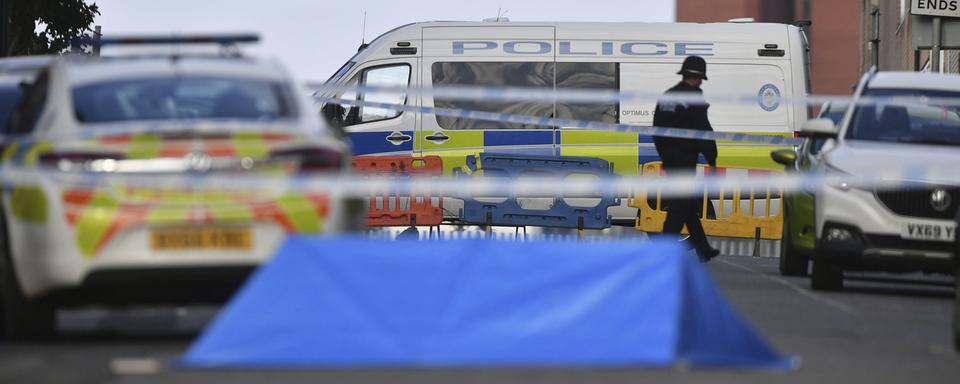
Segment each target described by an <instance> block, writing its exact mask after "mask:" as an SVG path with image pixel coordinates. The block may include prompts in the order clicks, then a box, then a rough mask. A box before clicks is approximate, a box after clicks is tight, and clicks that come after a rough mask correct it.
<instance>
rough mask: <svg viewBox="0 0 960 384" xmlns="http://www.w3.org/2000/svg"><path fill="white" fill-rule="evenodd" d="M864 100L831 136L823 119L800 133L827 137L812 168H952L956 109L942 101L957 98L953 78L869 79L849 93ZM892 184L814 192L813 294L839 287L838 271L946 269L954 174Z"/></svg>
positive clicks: (959, 92) (959, 129)
mask: <svg viewBox="0 0 960 384" xmlns="http://www.w3.org/2000/svg"><path fill="white" fill-rule="evenodd" d="M865 98H869V100H870V101H871V102H870V103H862V104H861V105H859V106H856V107H855V108H850V109H848V111H847V113H846V114H845V116H844V117H843V119H842V120H841V121H840V123H839V125H838V128H837V129H836V130H834V129H833V124H832V123H831V122H830V121H828V120H813V121H810V122H808V123H807V125H806V126H805V127H804V134H805V135H806V136H818V135H819V136H821V137H829V138H831V140H828V141H827V143H826V144H825V145H824V147H823V150H822V151H821V155H820V156H821V157H820V159H819V160H820V162H819V167H818V168H819V171H820V172H825V173H826V174H834V175H849V176H851V177H852V178H856V177H860V176H868V175H874V174H876V173H877V172H884V171H890V170H901V171H909V170H927V171H936V170H941V171H942V170H943V167H956V166H957V164H960V105H957V103H956V100H954V101H953V103H952V104H953V105H949V104H950V103H944V102H943V100H942V98H957V99H960V76H956V75H945V74H929V73H916V72H879V73H869V74H866V75H864V77H863V78H862V79H861V81H860V84H859V86H858V87H857V90H856V93H855V94H854V100H861V101H866V100H867V99H865ZM897 98H900V100H903V101H896V100H897ZM938 99H941V100H939V101H938ZM907 100H909V101H907ZM914 173H915V174H914ZM924 174H926V175H931V174H935V175H937V176H919V175H924ZM944 175H946V176H944ZM917 176H919V177H917ZM895 181H896V182H897V184H898V185H899V186H902V188H900V187H898V189H895V190H891V189H876V188H873V187H860V186H856V185H855V184H853V183H851V184H845V183H835V184H827V185H823V186H820V187H818V188H817V190H816V196H815V216H816V220H815V221H816V234H817V240H816V244H817V245H816V252H815V255H814V258H813V259H814V260H813V271H812V274H811V286H812V287H813V288H814V289H825V290H838V289H841V288H842V287H843V271H845V270H855V271H856V270H859V271H864V270H874V271H889V272H916V271H921V272H925V273H953V262H954V261H953V257H954V253H955V250H954V247H953V245H952V242H953V241H954V239H955V237H956V230H957V224H956V222H955V221H954V220H953V218H954V217H955V216H956V215H957V211H958V206H960V171H957V172H953V173H952V174H951V173H950V172H913V173H911V174H910V175H909V177H906V176H904V177H902V178H899V179H898V180H895Z"/></svg>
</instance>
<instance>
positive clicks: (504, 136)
mask: <svg viewBox="0 0 960 384" xmlns="http://www.w3.org/2000/svg"><path fill="white" fill-rule="evenodd" d="M553 132H554V131H553V130H524V131H513V130H487V131H484V132H483V146H484V147H497V146H505V145H551V144H553Z"/></svg>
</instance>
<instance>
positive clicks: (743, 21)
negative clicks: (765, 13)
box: [727, 17, 754, 23]
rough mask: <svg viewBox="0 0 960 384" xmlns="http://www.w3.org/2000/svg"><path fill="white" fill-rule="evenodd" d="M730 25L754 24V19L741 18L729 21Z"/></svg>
mask: <svg viewBox="0 0 960 384" xmlns="http://www.w3.org/2000/svg"><path fill="white" fill-rule="evenodd" d="M727 22H728V23H752V22H754V20H753V18H752V17H740V18H736V19H730V20H727Z"/></svg>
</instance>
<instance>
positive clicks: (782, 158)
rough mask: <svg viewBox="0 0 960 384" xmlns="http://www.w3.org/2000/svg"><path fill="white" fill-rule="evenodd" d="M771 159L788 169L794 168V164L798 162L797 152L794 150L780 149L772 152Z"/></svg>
mask: <svg viewBox="0 0 960 384" xmlns="http://www.w3.org/2000/svg"><path fill="white" fill-rule="evenodd" d="M770 157H771V158H773V161H776V162H777V163H779V164H783V165H785V166H788V167H790V166H793V164H794V163H796V162H797V152H796V151H794V150H793V149H787V148H784V149H778V150H776V151H773V152H770Z"/></svg>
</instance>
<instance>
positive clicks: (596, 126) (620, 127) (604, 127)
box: [315, 96, 803, 146]
mask: <svg viewBox="0 0 960 384" xmlns="http://www.w3.org/2000/svg"><path fill="white" fill-rule="evenodd" d="M315 99H316V100H317V101H319V102H322V103H329V104H339V105H347V106H351V107H371V108H380V109H387V110H393V111H403V112H420V113H425V114H430V115H437V116H449V117H457V118H461V119H473V120H484V121H496V122H501V123H513V124H526V125H536V126H552V127H563V128H578V129H588V130H600V131H610V132H625V133H636V134H640V135H648V136H660V137H674V138H682V139H698V140H723V141H732V142H750V143H759V144H766V145H774V146H796V145H800V144H802V143H803V139H800V138H795V137H792V136H775V135H754V134H748V133H732V132H717V131H701V130H697V129H683V128H669V127H655V126H640V125H630V124H619V123H605V122H601V121H588V120H575V119H560V118H554V117H537V116H527V115H517V114H511V113H503V112H486V111H471V110H465V109H452V108H436V107H424V106H414V105H406V104H392V103H380V102H374V101H366V100H354V99H340V98H331V97H323V96H316V97H315ZM638 144H639V143H638Z"/></svg>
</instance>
